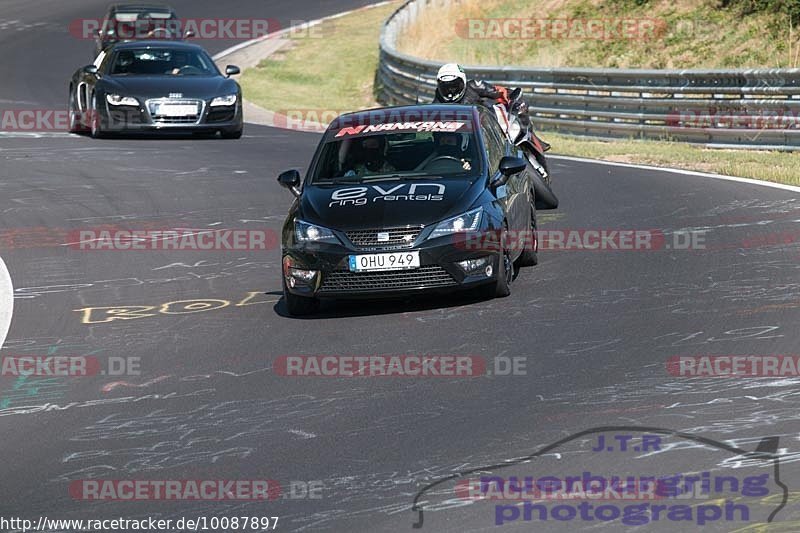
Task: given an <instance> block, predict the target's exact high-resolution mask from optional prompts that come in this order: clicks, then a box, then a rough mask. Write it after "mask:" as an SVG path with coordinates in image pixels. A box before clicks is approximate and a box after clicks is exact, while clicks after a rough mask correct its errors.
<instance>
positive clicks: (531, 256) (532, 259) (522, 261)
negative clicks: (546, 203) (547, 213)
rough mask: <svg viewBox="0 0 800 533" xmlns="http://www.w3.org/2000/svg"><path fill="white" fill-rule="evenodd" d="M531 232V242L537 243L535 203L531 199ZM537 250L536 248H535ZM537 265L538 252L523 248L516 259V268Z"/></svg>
mask: <svg viewBox="0 0 800 533" xmlns="http://www.w3.org/2000/svg"><path fill="white" fill-rule="evenodd" d="M531 232H532V234H533V235H532V236H533V239H531V241H532V242H537V241H535V240H534V239H536V202H535V201H534V200H533V198H531ZM537 248H538V246H537ZM538 264H539V253H538V250H536V249H534V250H530V249H528V248H525V250H523V251H522V255H520V256H519V257H518V258H517V261H516V266H517V268H519V267H529V266H536V265H538Z"/></svg>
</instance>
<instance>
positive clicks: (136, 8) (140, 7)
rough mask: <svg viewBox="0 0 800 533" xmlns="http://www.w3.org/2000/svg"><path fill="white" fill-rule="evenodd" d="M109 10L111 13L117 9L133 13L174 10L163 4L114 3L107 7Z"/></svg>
mask: <svg viewBox="0 0 800 533" xmlns="http://www.w3.org/2000/svg"><path fill="white" fill-rule="evenodd" d="M109 11H110V12H112V13H115V12H117V11H128V12H135V13H139V12H145V11H162V12H170V13H171V12H173V11H175V10H174V9H172V8H171V7H170V6H168V5H165V4H114V5H112V6H111V7H110V8H109Z"/></svg>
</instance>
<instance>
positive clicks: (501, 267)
mask: <svg viewBox="0 0 800 533" xmlns="http://www.w3.org/2000/svg"><path fill="white" fill-rule="evenodd" d="M506 231H508V227H506ZM505 241H506V239H505V238H501V239H500V242H501V243H504V242H505ZM513 279H514V263H513V262H512V261H511V253H510V252H509V251H508V250H506V249H503V250H502V252H501V255H500V260H499V261H498V262H497V282H496V283H495V286H494V297H495V298H505V297H506V296H508V295H509V294H511V280H513Z"/></svg>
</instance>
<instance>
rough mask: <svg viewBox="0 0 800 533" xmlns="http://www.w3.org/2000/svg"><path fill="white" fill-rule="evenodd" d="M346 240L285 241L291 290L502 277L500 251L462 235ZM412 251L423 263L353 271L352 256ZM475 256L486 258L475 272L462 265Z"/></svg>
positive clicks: (461, 286)
mask: <svg viewBox="0 0 800 533" xmlns="http://www.w3.org/2000/svg"><path fill="white" fill-rule="evenodd" d="M337 233H339V232H337ZM340 235H341V234H340ZM344 239H345V241H344V242H347V244H346V245H343V244H322V243H307V244H301V243H295V244H294V245H292V246H289V247H287V246H286V244H284V248H283V254H282V258H283V262H282V264H283V266H282V273H283V276H284V280H285V286H286V290H287V291H289V292H290V293H292V294H295V295H298V296H306V297H315V298H381V297H398V296H404V295H414V294H420V293H447V292H454V291H459V290H468V289H472V288H475V287H479V286H482V285H487V284H490V283H493V282H496V281H497V273H498V265H499V261H500V257H501V254H500V253H499V252H491V251H486V250H482V251H471V250H467V249H465V247H464V246H463V245H460V244H463V240H459V239H458V238H456V237H453V236H446V237H438V238H436V239H431V240H430V241H425V240H423V242H422V243H421V244H418V245H415V246H409V247H402V248H397V247H395V248H393V249H379V248H377V247H371V248H365V247H357V246H353V245H352V243H351V242H350V241H349V239H347V238H346V237H344ZM340 240H342V237H341V236H340ZM417 241H419V239H417ZM415 244H416V243H415ZM409 251H418V252H419V259H420V266H419V267H418V268H413V269H408V270H385V271H370V272H351V271H350V268H349V257H350V256H351V255H369V254H373V253H387V252H409ZM470 259H483V260H484V261H483V262H482V263H481V264H480V266H479V267H477V268H476V269H474V270H472V271H465V269H464V268H463V267H461V266H459V265H458V263H459V262H462V261H466V260H470ZM487 267H490V268H489V269H488V271H490V275H487ZM297 270H301V271H303V270H304V271H314V272H315V274H314V276H313V278H312V279H311V280H305V279H302V277H301V276H297V275H295V274H294V273H295V272H296V271H297Z"/></svg>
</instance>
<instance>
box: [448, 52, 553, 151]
mask: <svg viewBox="0 0 800 533" xmlns="http://www.w3.org/2000/svg"><path fill="white" fill-rule="evenodd" d="M484 99H490V100H492V101H493V102H494V101H501V102H503V103H504V104H506V105H507V104H508V91H507V90H506V88H505V87H501V86H499V85H498V86H495V85H492V84H490V83H486V82H484V81H483V80H469V81H467V75H466V73H465V72H464V69H463V68H461V65H458V64H456V63H447V64H446V65H442V67H441V68H440V69H439V72H438V73H437V74H436V96H435V97H434V99H433V103H435V104H467V105H476V104H480V105H486V104H485V103H484ZM511 111H512V112H514V113H515V114H516V115H517V116H518V117H519V121H520V124H521V125H522V126H524V127H526V128H528V129H529V130H530V132H531V135H533V136H534V137H535V138H536V139H537V140H538V141H539V143H540V144H541V145H542V149H543V150H544V151H545V152H546V151H547V150H549V149H550V144H549V143H546V142H544V141H543V140H542V139H541V138H540V137H539V136H537V135H536V133H534V131H533V129H532V128H531V121H530V117H529V116H528V104H526V103H525V102H524V101H519V102H518V103H517V104H515V106H514V108H513V109H512V110H511Z"/></svg>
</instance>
